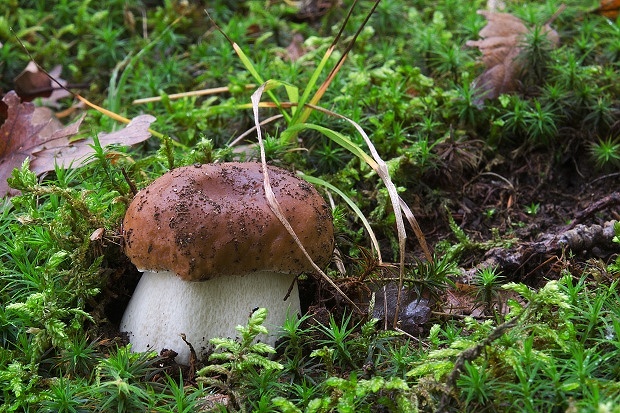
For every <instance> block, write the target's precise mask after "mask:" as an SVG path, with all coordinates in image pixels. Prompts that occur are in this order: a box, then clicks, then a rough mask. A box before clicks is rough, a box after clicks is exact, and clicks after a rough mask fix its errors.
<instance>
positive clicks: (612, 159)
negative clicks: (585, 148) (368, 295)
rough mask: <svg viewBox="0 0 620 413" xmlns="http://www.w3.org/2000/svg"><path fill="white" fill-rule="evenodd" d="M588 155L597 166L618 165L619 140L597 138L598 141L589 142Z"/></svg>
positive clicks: (619, 154)
mask: <svg viewBox="0 0 620 413" xmlns="http://www.w3.org/2000/svg"><path fill="white" fill-rule="evenodd" d="M589 152H590V157H591V158H592V159H593V160H594V162H595V164H596V166H597V167H598V168H607V167H613V168H616V167H618V166H620V142H619V141H618V139H612V138H611V137H609V138H607V139H604V140H603V139H599V140H598V142H592V143H590V147H589Z"/></svg>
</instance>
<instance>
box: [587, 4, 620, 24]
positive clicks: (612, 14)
mask: <svg viewBox="0 0 620 413" xmlns="http://www.w3.org/2000/svg"><path fill="white" fill-rule="evenodd" d="M592 12H593V13H597V14H600V15H601V16H605V17H607V18H608V19H612V20H616V19H617V18H618V15H619V14H620V0H601V3H600V4H599V7H597V8H596V9H595V10H593V11H592Z"/></svg>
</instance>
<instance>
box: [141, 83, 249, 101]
mask: <svg viewBox="0 0 620 413" xmlns="http://www.w3.org/2000/svg"><path fill="white" fill-rule="evenodd" d="M244 87H245V88H246V89H254V88H255V87H256V85H255V84H252V83H250V84H249V85H245V86H244ZM229 91H230V88H229V87H228V86H222V87H214V88H211V89H201V90H192V91H190V92H183V93H172V94H170V95H168V99H171V100H174V99H181V98H187V97H193V96H207V95H216V94H218V93H226V92H229ZM162 99H163V98H162V97H161V96H152V97H148V98H142V99H136V100H134V101H133V102H131V104H132V105H140V104H142V103H151V102H159V101H161V100H162Z"/></svg>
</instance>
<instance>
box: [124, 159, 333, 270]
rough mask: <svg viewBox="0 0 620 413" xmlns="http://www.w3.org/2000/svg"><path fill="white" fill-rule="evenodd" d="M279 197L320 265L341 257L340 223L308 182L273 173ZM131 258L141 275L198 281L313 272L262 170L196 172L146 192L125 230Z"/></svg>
mask: <svg viewBox="0 0 620 413" xmlns="http://www.w3.org/2000/svg"><path fill="white" fill-rule="evenodd" d="M269 176H270V180H271V185H272V188H273V191H274V193H275V195H276V198H277V200H278V202H279V203H280V205H281V207H282V211H283V213H284V215H285V217H286V218H287V220H288V221H289V222H290V223H291V226H292V227H293V229H294V230H295V233H296V234H297V235H298V237H299V238H300V240H301V242H302V244H303V245H304V247H305V248H306V250H307V251H308V253H309V254H310V256H311V257H312V259H313V260H314V261H315V262H316V263H317V264H318V265H324V264H326V263H327V262H328V261H329V259H330V257H331V254H332V251H333V242H334V241H333V225H332V216H331V212H330V210H329V208H328V206H327V205H326V204H325V201H324V200H323V198H322V197H321V196H320V195H319V193H318V192H317V191H316V189H315V188H314V187H313V186H312V185H310V184H309V183H308V182H306V181H304V180H301V179H299V178H297V177H296V176H295V175H293V174H291V173H289V172H287V171H285V170H283V169H281V168H276V167H272V166H270V167H269ZM123 228H124V234H125V248H126V250H125V252H126V254H127V256H128V257H129V258H130V259H131V261H132V262H133V263H134V264H135V265H136V266H137V267H138V268H140V269H143V270H150V271H164V270H166V271H174V272H175V273H177V274H178V275H179V276H180V277H181V278H183V279H185V280H191V281H199V280H206V279H209V278H212V277H217V276H224V275H234V274H246V273H250V272H255V271H264V270H267V271H275V272H282V273H300V272H304V271H312V266H311V265H310V263H309V262H308V260H307V258H306V257H305V256H304V255H303V253H302V251H301V250H300V249H299V247H298V246H297V245H296V244H295V242H294V241H293V239H292V238H291V236H290V234H288V232H287V231H286V229H285V228H284V227H283V226H282V224H281V223H280V221H279V220H278V219H277V218H276V216H275V215H274V214H273V212H272V211H271V209H270V208H269V205H268V204H267V200H266V198H265V191H264V188H263V173H262V166H261V164H259V163H252V162H248V163H235V162H231V163H222V164H208V165H194V166H187V167H182V168H178V169H175V170H173V171H170V172H168V173H166V174H164V175H163V176H161V177H160V178H158V179H157V180H155V181H154V182H153V183H152V184H151V185H149V186H148V187H146V188H145V189H143V190H142V191H140V192H138V194H137V195H136V197H135V198H134V200H133V201H132V203H131V205H130V206H129V208H128V210H127V213H126V215H125V220H124V222H123Z"/></svg>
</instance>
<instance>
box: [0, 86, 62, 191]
mask: <svg viewBox="0 0 620 413" xmlns="http://www.w3.org/2000/svg"><path fill="white" fill-rule="evenodd" d="M2 101H3V102H4V103H5V104H6V106H7V119H6V120H5V121H4V123H3V124H2V126H1V127H0V196H5V195H7V194H9V186H8V184H7V181H6V180H7V178H8V177H10V176H11V172H12V171H13V169H15V168H19V167H20V166H21V165H22V163H23V162H24V160H25V159H26V158H28V157H29V156H31V154H32V151H33V150H34V149H36V148H37V147H38V146H39V145H40V144H41V142H42V140H41V139H40V136H41V135H42V134H45V135H47V134H49V135H50V136H51V135H54V133H58V134H62V133H63V130H65V128H62V129H58V125H54V124H53V121H56V122H58V120H57V119H55V118H54V117H52V118H47V119H46V116H45V115H41V112H35V106H34V104H32V103H30V102H26V103H20V99H19V96H17V93H15V92H14V91H10V92H9V93H7V94H6V96H4V98H3V99H2ZM52 119H53V120H52ZM67 128H71V126H68V127H67Z"/></svg>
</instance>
